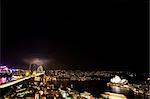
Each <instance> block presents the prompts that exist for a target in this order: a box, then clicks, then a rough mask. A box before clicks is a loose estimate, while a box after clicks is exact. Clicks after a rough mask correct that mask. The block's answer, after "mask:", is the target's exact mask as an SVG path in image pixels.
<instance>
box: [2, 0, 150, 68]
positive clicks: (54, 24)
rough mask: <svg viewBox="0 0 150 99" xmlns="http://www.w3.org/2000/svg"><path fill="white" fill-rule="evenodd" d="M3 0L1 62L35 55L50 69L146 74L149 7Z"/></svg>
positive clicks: (142, 4) (121, 3)
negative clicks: (143, 72)
mask: <svg viewBox="0 0 150 99" xmlns="http://www.w3.org/2000/svg"><path fill="white" fill-rule="evenodd" d="M129 1H130V0H120V1H119V0H114V1H113V0H112V1H111V0H104V1H101V2H100V3H96V2H95V3H94V2H93V3H89V2H86V3H71V2H70V3H63V2H59V3H56V2H48V0H47V1H45V0H44V1H42V0H41V1H36V0H35V1H34V2H31V0H30V2H28V1H26V0H18V1H15V0H6V1H5V2H3V7H2V9H3V10H2V11H3V15H2V18H3V20H2V57H1V58H2V63H3V64H21V65H24V64H26V63H25V62H24V61H23V60H24V59H29V58H34V57H38V58H41V59H48V60H50V62H49V63H47V64H46V67H47V68H48V69H51V68H56V67H59V66H60V68H62V69H63V68H65V69H93V70H98V69H99V70H101V69H104V70H105V69H110V70H123V69H125V70H133V71H134V70H135V71H145V70H148V3H147V2H146V1H142V0H141V2H139V1H132V2H131V1H130V2H129Z"/></svg>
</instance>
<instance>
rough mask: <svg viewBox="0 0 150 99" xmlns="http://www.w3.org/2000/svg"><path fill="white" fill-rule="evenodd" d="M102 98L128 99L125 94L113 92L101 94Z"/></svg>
mask: <svg viewBox="0 0 150 99" xmlns="http://www.w3.org/2000/svg"><path fill="white" fill-rule="evenodd" d="M101 96H102V97H103V98H107V99H127V97H126V96H125V95H123V94H117V93H111V92H104V94H101Z"/></svg>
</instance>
